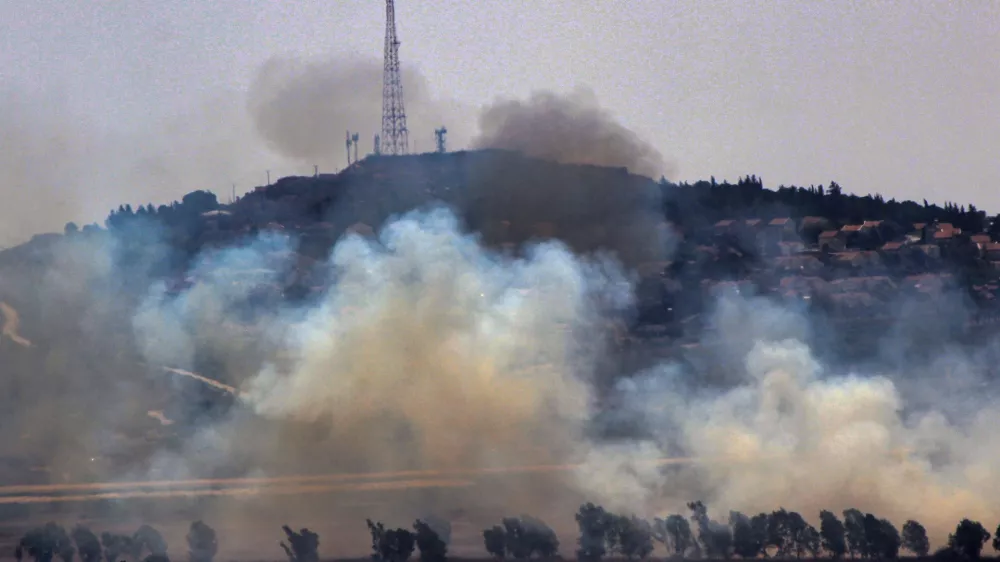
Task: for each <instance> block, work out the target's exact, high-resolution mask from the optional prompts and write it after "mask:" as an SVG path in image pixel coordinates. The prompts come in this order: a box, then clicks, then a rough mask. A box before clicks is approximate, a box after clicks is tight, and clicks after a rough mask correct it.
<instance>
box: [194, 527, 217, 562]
mask: <svg viewBox="0 0 1000 562" xmlns="http://www.w3.org/2000/svg"><path fill="white" fill-rule="evenodd" d="M187 543H188V557H189V558H190V561H191V562H212V559H213V558H215V555H216V554H217V553H218V552H219V543H218V541H217V540H216V537H215V529H213V528H211V527H209V526H208V525H206V524H205V523H204V522H202V521H195V522H193V523H191V527H190V529H188V534H187Z"/></svg>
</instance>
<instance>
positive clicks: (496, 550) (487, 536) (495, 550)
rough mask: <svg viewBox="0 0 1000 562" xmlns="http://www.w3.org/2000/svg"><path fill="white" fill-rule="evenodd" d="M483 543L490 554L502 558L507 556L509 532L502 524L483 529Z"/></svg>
mask: <svg viewBox="0 0 1000 562" xmlns="http://www.w3.org/2000/svg"><path fill="white" fill-rule="evenodd" d="M483 544H484V546H485V547H486V552H488V553H489V554H490V556H493V557H494V558H498V559H500V560H503V559H504V558H506V557H507V533H506V532H505V531H504V528H503V527H501V526H500V525H494V526H493V527H491V528H489V529H484V530H483Z"/></svg>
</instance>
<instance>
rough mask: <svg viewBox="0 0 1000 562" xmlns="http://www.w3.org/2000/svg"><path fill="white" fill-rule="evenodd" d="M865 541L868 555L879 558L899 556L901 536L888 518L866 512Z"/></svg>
mask: <svg viewBox="0 0 1000 562" xmlns="http://www.w3.org/2000/svg"><path fill="white" fill-rule="evenodd" d="M864 526H865V542H866V543H867V545H868V556H869V557H872V558H879V559H883V560H884V559H894V558H898V557H899V546H900V542H901V541H900V537H899V531H897V530H896V527H895V525H893V524H892V523H891V522H889V520H888V519H879V518H877V517H875V516H874V515H872V514H871V513H867V514H865V520H864Z"/></svg>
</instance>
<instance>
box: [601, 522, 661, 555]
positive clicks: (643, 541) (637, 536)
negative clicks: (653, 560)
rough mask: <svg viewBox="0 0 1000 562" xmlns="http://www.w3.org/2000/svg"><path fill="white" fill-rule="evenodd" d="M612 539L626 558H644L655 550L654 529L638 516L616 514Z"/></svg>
mask: <svg viewBox="0 0 1000 562" xmlns="http://www.w3.org/2000/svg"><path fill="white" fill-rule="evenodd" d="M612 533H613V540H612V541H611V542H612V543H613V544H614V545H615V546H616V547H617V550H618V552H619V554H621V555H622V556H624V557H625V559H626V560H637V559H638V560H642V559H644V558H646V557H647V556H649V554H650V553H651V552H653V529H652V527H651V526H650V524H649V522H648V521H646V520H644V519H640V518H638V517H636V516H634V515H633V516H631V517H628V516H625V515H618V516H615V521H614V524H613V527H612Z"/></svg>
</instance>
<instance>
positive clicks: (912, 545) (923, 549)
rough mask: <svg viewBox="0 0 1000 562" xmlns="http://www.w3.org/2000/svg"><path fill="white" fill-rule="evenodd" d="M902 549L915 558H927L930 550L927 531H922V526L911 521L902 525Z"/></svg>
mask: <svg viewBox="0 0 1000 562" xmlns="http://www.w3.org/2000/svg"><path fill="white" fill-rule="evenodd" d="M902 547H903V548H905V549H906V550H908V551H910V552H912V553H913V554H914V555H915V556H920V557H924V556H927V553H928V552H930V550H931V543H930V541H929V540H927V530H926V529H924V526H923V525H921V524H920V523H918V522H916V521H914V520H912V519H910V520H909V521H907V522H906V523H904V524H903V534H902Z"/></svg>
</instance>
